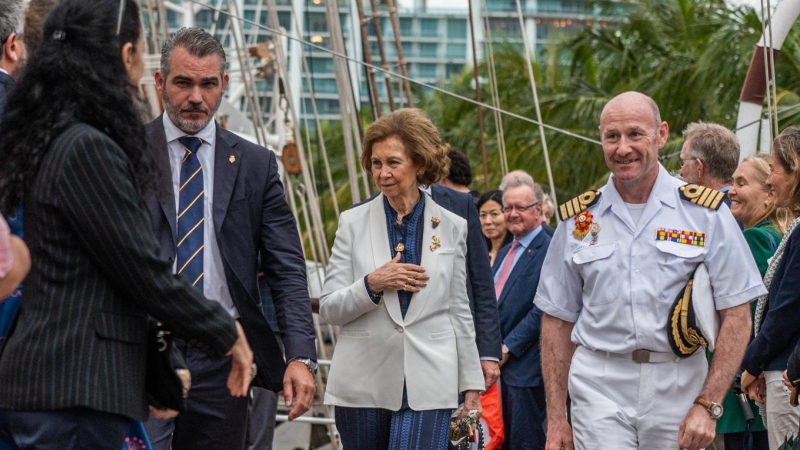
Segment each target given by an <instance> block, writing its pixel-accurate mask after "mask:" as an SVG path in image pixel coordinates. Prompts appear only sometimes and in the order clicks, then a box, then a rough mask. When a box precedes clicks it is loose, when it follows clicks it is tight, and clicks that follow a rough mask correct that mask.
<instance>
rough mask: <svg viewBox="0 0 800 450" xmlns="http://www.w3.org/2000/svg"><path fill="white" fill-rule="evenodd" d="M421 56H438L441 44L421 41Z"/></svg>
mask: <svg viewBox="0 0 800 450" xmlns="http://www.w3.org/2000/svg"><path fill="white" fill-rule="evenodd" d="M419 56H421V57H423V58H438V57H439V44H437V43H433V42H420V43H419Z"/></svg>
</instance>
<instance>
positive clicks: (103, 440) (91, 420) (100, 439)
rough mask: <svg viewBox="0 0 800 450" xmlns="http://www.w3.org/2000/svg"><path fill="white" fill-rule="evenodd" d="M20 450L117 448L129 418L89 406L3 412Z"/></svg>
mask: <svg viewBox="0 0 800 450" xmlns="http://www.w3.org/2000/svg"><path fill="white" fill-rule="evenodd" d="M5 416H6V420H7V422H8V428H9V430H10V431H11V436H12V438H13V439H14V443H15V444H16V445H17V447H18V448H19V449H20V450H34V449H35V450H70V449H75V450H78V449H81V450H82V449H97V450H106V449H108V450H120V449H121V448H122V444H123V443H124V442H125V436H126V435H127V434H128V431H130V429H131V423H132V421H131V419H130V418H128V417H125V416H120V415H117V414H109V413H104V412H99V411H95V410H93V409H88V408H69V409H62V410H58V411H47V412H44V411H5Z"/></svg>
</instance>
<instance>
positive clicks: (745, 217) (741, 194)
mask: <svg viewBox="0 0 800 450" xmlns="http://www.w3.org/2000/svg"><path fill="white" fill-rule="evenodd" d="M768 176H769V156H768V155H764V154H759V155H752V156H749V157H747V158H745V160H744V161H742V163H741V164H740V165H739V167H738V168H737V169H736V172H734V173H733V186H731V189H730V191H728V196H729V197H730V200H731V213H732V214H733V216H734V217H735V218H736V220H738V221H739V222H740V223H742V224H743V225H744V231H743V234H744V239H745V241H747V245H748V246H749V247H750V251H751V252H752V254H753V259H755V261H756V266H758V270H759V272H761V276H762V277H763V276H764V274H765V273H766V271H767V267H768V266H769V258H770V257H772V255H773V254H775V250H776V249H777V248H778V243H779V242H780V241H781V237H782V236H783V232H784V231H786V227H787V226H788V225H789V224H788V223H787V221H786V220H785V216H786V214H785V210H784V209H783V208H776V207H775V201H774V196H773V195H772V189H771V188H770V187H769V186H767V177H768ZM782 219H783V220H782ZM789 222H791V221H789ZM750 306H751V313H752V314H753V315H755V311H756V302H752V303H751V304H750ZM751 334H752V330H751ZM765 386H766V384H765V382H764V377H763V376H761V377H759V378H758V380H757V381H756V382H755V383H753V384H752V385H751V389H753V388H754V387H759V392H761V393H763V392H764V387H765ZM723 407H724V408H725V414H723V416H722V417H720V418H719V420H717V434H719V435H724V436H725V448H726V449H731V450H734V449H735V450H739V449H742V448H744V445H745V444H744V443H745V431H746V430H749V431H750V434H751V436H752V438H753V450H769V443H768V438H767V431H766V427H765V426H764V422H763V420H762V418H761V415H760V414H758V413H757V412H758V407H757V406H756V405H755V403H754V401H753V400H751V401H750V408H751V409H752V411H754V412H755V414H754V416H755V420H754V421H753V422H752V423H751V424H749V425H748V424H747V423H746V422H745V419H744V416H743V414H742V409H741V408H740V407H739V401H738V399H737V398H736V395H735V394H734V392H733V391H732V390H730V391H728V394H727V395H726V396H725V400H724V401H723Z"/></svg>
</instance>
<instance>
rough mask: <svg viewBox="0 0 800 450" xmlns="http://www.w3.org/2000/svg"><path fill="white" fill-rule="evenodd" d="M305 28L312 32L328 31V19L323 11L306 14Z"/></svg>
mask: <svg viewBox="0 0 800 450" xmlns="http://www.w3.org/2000/svg"><path fill="white" fill-rule="evenodd" d="M306 30H307V31H310V32H312V33H314V32H321V31H328V19H327V18H326V17H325V14H324V13H308V14H306Z"/></svg>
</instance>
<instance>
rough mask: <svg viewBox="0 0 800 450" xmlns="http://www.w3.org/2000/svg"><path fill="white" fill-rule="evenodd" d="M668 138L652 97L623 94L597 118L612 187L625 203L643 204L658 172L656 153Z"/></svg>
mask: <svg viewBox="0 0 800 450" xmlns="http://www.w3.org/2000/svg"><path fill="white" fill-rule="evenodd" d="M668 137H669V126H667V123H666V122H662V121H661V116H660V114H659V112H658V106H656V104H655V102H654V101H653V99H652V98H650V97H648V96H646V95H644V94H641V93H639V92H625V93H624V94H620V95H618V96H616V97H614V98H613V99H611V101H609V102H608V103H607V104H606V106H605V107H604V108H603V112H602V114H601V115H600V140H601V141H602V143H603V153H604V155H605V160H606V164H607V165H608V168H609V169H611V172H612V173H613V174H614V184H615V186H616V187H617V190H618V191H619V192H620V195H622V198H623V200H625V201H626V202H628V203H644V202H645V201H647V197H648V196H649V194H650V189H652V187H653V184H655V180H656V177H657V176H658V172H659V163H658V150H659V149H660V148H662V147H663V146H664V144H666V142H667V138H668Z"/></svg>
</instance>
